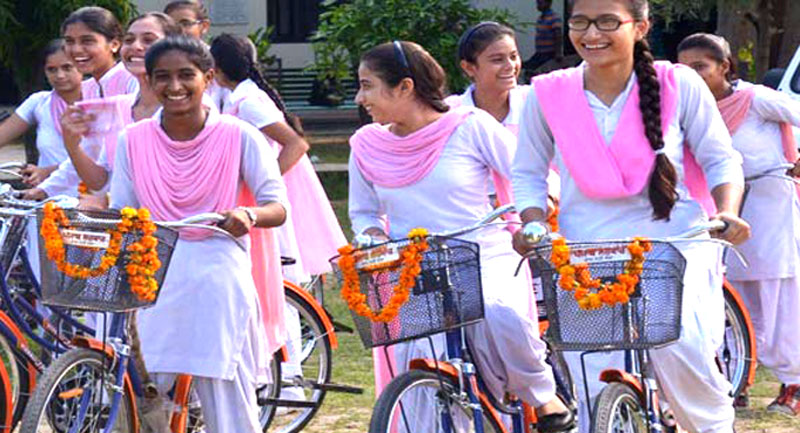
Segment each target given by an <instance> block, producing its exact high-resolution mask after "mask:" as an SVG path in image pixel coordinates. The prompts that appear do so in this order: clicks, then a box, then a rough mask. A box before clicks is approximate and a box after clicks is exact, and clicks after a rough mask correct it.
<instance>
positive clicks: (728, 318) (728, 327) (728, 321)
mask: <svg viewBox="0 0 800 433" xmlns="http://www.w3.org/2000/svg"><path fill="white" fill-rule="evenodd" d="M724 297H725V335H724V339H723V343H722V346H721V347H720V348H719V349H717V360H718V361H719V366H720V369H721V370H722V373H723V374H724V375H725V377H726V378H727V379H728V381H729V382H731V385H733V386H732V388H731V396H732V397H733V398H736V397H738V396H739V395H740V394H742V393H743V392H744V391H745V389H747V386H748V383H747V382H748V380H747V379H748V375H749V371H750V367H751V364H752V363H755V362H757V361H756V353H755V348H754V347H753V345H752V344H751V341H752V340H751V335H750V333H751V330H752V326H749V325H748V323H747V319H745V314H744V312H743V311H742V309H743V308H745V307H744V306H743V305H740V304H739V302H737V300H736V298H735V297H734V296H733V295H732V294H731V293H730V292H729V291H728V290H724Z"/></svg>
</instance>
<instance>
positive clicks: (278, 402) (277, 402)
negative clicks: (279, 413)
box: [257, 397, 317, 409]
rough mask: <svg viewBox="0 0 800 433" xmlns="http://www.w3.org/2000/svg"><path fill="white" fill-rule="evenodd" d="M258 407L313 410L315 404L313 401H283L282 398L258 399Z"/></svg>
mask: <svg viewBox="0 0 800 433" xmlns="http://www.w3.org/2000/svg"><path fill="white" fill-rule="evenodd" d="M257 401H258V405H259V406H267V405H271V406H278V407H296V408H301V409H303V408H313V407H316V406H317V404H316V403H315V402H313V401H304V400H285V399H282V398H261V397H259V398H258V400H257Z"/></svg>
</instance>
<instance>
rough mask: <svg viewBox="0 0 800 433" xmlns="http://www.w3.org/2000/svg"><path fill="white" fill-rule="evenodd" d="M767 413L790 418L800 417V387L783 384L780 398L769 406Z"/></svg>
mask: <svg viewBox="0 0 800 433" xmlns="http://www.w3.org/2000/svg"><path fill="white" fill-rule="evenodd" d="M767 411H768V412H774V413H782V414H785V415H790V416H798V415H800V385H797V384H795V385H785V384H781V391H780V393H779V394H778V397H777V398H776V399H775V400H774V401H773V402H772V403H770V404H769V406H767Z"/></svg>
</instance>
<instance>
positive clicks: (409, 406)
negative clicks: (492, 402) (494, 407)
mask: <svg viewBox="0 0 800 433" xmlns="http://www.w3.org/2000/svg"><path fill="white" fill-rule="evenodd" d="M439 378H440V376H439V375H437V374H436V373H434V372H430V371H421V370H411V371H408V372H406V373H403V374H401V375H400V376H397V377H396V378H394V380H392V381H391V382H390V383H389V385H388V386H386V389H384V391H383V393H382V394H381V396H380V398H379V399H378V402H377V404H376V405H375V408H374V409H373V411H372V419H371V420H370V423H369V431H370V433H390V432H392V433H394V432H397V433H411V432H436V433H439V432H442V433H471V432H474V431H476V430H475V422H476V421H475V418H474V411H473V409H472V407H470V404H469V402H468V401H466V399H465V397H462V396H461V395H460V391H459V388H458V384H457V383H456V382H455V381H454V380H453V379H452V378H450V377H447V376H441V381H440V380H439ZM481 408H482V419H481V422H482V424H483V431H484V432H486V433H500V432H502V431H504V430H503V429H502V428H501V427H500V425H499V424H498V422H497V420H496V419H495V418H494V417H492V416H490V415H489V410H488V408H487V407H486V406H485V405H483V404H481Z"/></svg>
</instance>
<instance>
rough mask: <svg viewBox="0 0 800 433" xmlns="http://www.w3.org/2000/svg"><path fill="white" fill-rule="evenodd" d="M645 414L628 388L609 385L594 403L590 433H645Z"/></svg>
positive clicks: (619, 385) (635, 396)
mask: <svg viewBox="0 0 800 433" xmlns="http://www.w3.org/2000/svg"><path fill="white" fill-rule="evenodd" d="M645 412H646V411H645V409H644V408H642V405H641V403H640V402H639V396H638V395H636V393H635V392H634V391H633V390H632V389H631V388H630V387H629V386H627V385H625V384H622V383H618V382H613V383H609V384H608V385H606V387H605V388H603V390H602V391H601V392H600V395H599V396H597V400H596V401H595V403H594V411H593V413H592V433H647V414H646V413H645Z"/></svg>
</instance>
